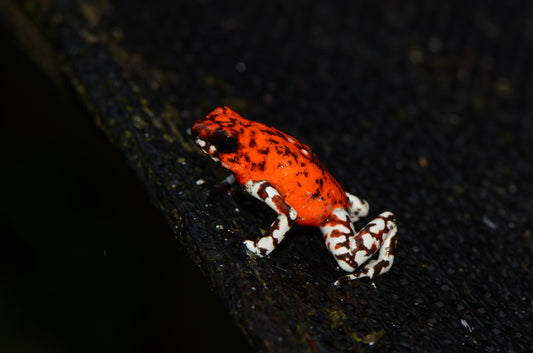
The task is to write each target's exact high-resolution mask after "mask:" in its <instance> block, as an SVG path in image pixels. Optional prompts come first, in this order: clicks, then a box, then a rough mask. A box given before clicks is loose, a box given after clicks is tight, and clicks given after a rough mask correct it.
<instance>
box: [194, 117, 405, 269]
mask: <svg viewBox="0 0 533 353" xmlns="http://www.w3.org/2000/svg"><path fill="white" fill-rule="evenodd" d="M191 131H192V136H193V138H194V141H195V143H196V144H197V145H198V146H199V147H200V148H201V149H202V151H203V152H205V153H206V154H208V155H209V156H210V157H211V158H212V159H213V160H214V161H215V162H220V163H221V164H222V166H223V167H225V168H226V169H228V170H230V171H231V172H232V173H233V176H234V177H232V176H231V175H230V178H228V179H227V180H228V181H229V182H235V181H236V182H238V183H239V184H240V185H241V186H242V187H243V189H244V190H245V191H246V192H248V193H249V194H250V195H252V196H254V197H255V198H257V199H259V200H261V201H263V202H265V203H266V204H267V205H268V206H269V207H270V208H271V209H272V210H274V211H275V212H276V213H277V215H278V217H277V218H276V220H275V221H274V222H273V223H272V225H271V226H270V228H269V229H268V231H267V232H266V233H265V235H264V236H263V237H261V238H260V239H258V240H256V241H252V240H246V241H245V242H244V245H245V246H246V248H247V249H248V250H249V251H250V252H252V253H253V254H255V255H257V256H260V257H263V256H267V255H269V254H270V253H271V252H272V251H273V250H274V248H275V247H276V246H277V245H278V244H279V243H280V242H281V241H282V240H283V239H284V238H285V235H286V234H287V232H288V231H289V230H290V229H291V227H292V226H293V225H294V224H299V225H303V226H313V227H318V228H320V230H321V231H322V234H323V235H324V240H325V243H326V246H327V248H328V250H329V252H330V253H331V254H332V255H333V256H334V257H335V260H337V263H338V265H339V267H340V268H342V269H343V270H345V271H347V272H350V273H352V272H354V271H355V270H356V269H357V268H358V267H360V266H361V265H363V264H364V263H365V262H366V265H365V266H363V267H362V269H361V270H360V271H358V272H357V273H356V274H350V275H347V276H346V277H347V278H348V279H357V278H362V277H370V278H375V277H377V276H379V275H380V274H383V273H385V272H387V271H389V269H390V268H391V266H392V263H393V261H394V253H395V249H396V238H397V236H396V234H397V225H396V217H395V216H394V214H392V213H391V212H383V213H381V214H380V215H379V216H378V217H376V218H375V219H374V220H372V221H371V222H370V223H368V224H367V225H366V226H365V227H363V229H361V230H360V231H359V232H355V229H354V226H353V224H352V222H355V221H357V220H358V219H359V218H361V217H364V216H366V215H367V214H368V209H369V206H368V202H366V201H365V200H362V199H360V198H358V197H357V196H354V195H352V194H350V193H347V192H345V191H344V190H343V189H342V187H341V186H340V185H339V183H338V182H337V181H336V180H335V179H334V178H333V177H332V176H331V174H330V173H329V172H328V171H327V170H326V169H325V168H324V166H323V165H322V163H320V161H319V160H318V157H317V155H316V154H315V153H314V152H313V151H311V149H310V148H309V147H308V146H306V145H304V144H303V143H301V142H300V141H298V140H297V139H295V138H294V137H291V136H289V135H287V134H285V133H283V132H281V131H279V130H277V129H275V128H273V127H269V126H266V125H263V124H261V123H258V122H254V121H250V120H247V119H245V118H243V117H242V116H240V115H239V114H237V113H236V112H234V111H232V110H231V109H230V108H228V107H219V108H216V109H215V110H213V111H212V112H211V113H209V114H208V115H207V116H206V117H205V118H202V119H199V120H197V121H196V122H195V123H194V125H193V126H192V130H191ZM378 250H379V252H378ZM375 253H378V254H377V256H376V258H375V259H373V260H371V261H369V259H370V258H371V257H372V255H374V254H375Z"/></svg>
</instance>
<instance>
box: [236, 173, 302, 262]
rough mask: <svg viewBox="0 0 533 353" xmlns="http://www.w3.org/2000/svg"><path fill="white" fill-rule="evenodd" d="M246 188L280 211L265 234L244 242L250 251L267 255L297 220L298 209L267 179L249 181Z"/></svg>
mask: <svg viewBox="0 0 533 353" xmlns="http://www.w3.org/2000/svg"><path fill="white" fill-rule="evenodd" d="M244 189H245V190H246V191H247V192H248V193H250V195H252V196H254V197H256V198H258V199H259V200H261V201H263V202H265V203H266V204H267V205H268V206H270V208H272V209H273V210H274V211H276V213H278V218H276V220H275V221H274V222H273V223H272V225H271V226H270V228H269V229H268V231H267V232H266V234H265V236H263V237H262V238H261V239H259V240H258V241H256V242H253V241H251V240H246V241H245V242H244V245H246V247H247V248H248V250H249V251H251V252H253V253H254V254H256V255H258V256H261V257H263V256H267V255H268V254H270V253H271V252H272V250H274V248H275V247H276V246H277V245H278V244H279V243H280V242H281V241H282V240H283V238H285V234H287V232H288V231H289V230H290V229H291V227H292V225H293V224H294V222H295V221H296V217H297V214H296V211H295V210H294V208H292V207H291V206H290V205H289V204H288V203H286V202H285V201H284V200H283V198H282V197H281V195H280V194H279V192H278V190H276V189H275V188H274V187H273V186H272V185H270V184H269V183H268V182H267V181H249V182H247V183H246V184H245V185H244Z"/></svg>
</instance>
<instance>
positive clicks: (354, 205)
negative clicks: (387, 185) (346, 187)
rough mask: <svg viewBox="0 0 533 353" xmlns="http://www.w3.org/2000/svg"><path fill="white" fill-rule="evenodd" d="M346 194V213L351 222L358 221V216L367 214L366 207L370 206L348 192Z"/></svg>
mask: <svg viewBox="0 0 533 353" xmlns="http://www.w3.org/2000/svg"><path fill="white" fill-rule="evenodd" d="M346 196H348V203H349V205H350V209H349V210H348V214H349V216H350V220H351V221H352V222H355V221H358V220H359V218H361V217H365V216H366V215H367V214H368V209H369V208H370V207H369V206H368V202H366V201H365V200H362V199H360V198H359V197H357V196H355V195H352V194H350V193H349V192H347V193H346Z"/></svg>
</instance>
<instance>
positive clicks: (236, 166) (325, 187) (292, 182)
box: [222, 120, 347, 226]
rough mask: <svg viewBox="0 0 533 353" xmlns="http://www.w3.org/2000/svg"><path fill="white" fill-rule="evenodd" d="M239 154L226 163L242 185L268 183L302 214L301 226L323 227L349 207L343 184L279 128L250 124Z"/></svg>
mask: <svg viewBox="0 0 533 353" xmlns="http://www.w3.org/2000/svg"><path fill="white" fill-rule="evenodd" d="M239 145H240V146H241V147H240V148H239V150H238V152H237V153H235V154H234V155H232V156H228V157H229V158H228V159H227V160H224V158H223V160H222V161H223V162H224V163H225V164H226V165H227V166H229V169H230V170H231V171H232V172H233V173H234V174H235V176H236V178H237V180H238V181H239V183H240V184H241V185H244V184H245V183H246V182H248V181H250V180H253V181H258V180H266V181H268V182H269V183H270V184H271V185H272V186H273V187H274V188H276V189H277V190H278V191H279V193H280V194H281V196H282V197H283V198H284V200H285V201H286V202H287V203H288V204H289V205H291V206H292V207H293V208H294V209H295V210H296V212H297V213H298V220H297V223H299V224H302V225H310V226H319V225H320V224H321V223H322V221H323V220H324V219H325V218H327V217H328V216H329V215H330V214H331V212H332V211H333V209H335V208H337V207H341V208H346V207H347V197H346V194H345V192H344V191H343V189H342V187H341V186H340V185H339V183H338V182H337V181H336V180H335V179H334V178H333V177H332V176H331V174H330V173H329V172H328V171H327V170H326V169H325V168H324V166H323V165H322V163H321V162H320V161H319V160H318V157H317V156H316V154H315V153H314V152H312V151H311V149H310V148H309V147H308V146H306V145H305V144H303V143H301V142H299V141H298V140H297V139H295V138H294V137H291V136H289V135H287V134H285V133H283V132H281V131H279V130H277V129H275V128H272V127H268V126H266V125H263V124H261V123H257V122H253V121H249V120H247V126H246V128H244V129H242V130H240V131H239Z"/></svg>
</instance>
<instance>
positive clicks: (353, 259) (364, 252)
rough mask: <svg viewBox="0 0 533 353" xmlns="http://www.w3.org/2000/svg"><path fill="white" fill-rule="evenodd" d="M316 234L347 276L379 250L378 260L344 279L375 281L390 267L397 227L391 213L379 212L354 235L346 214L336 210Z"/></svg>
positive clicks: (342, 210) (339, 209)
mask: <svg viewBox="0 0 533 353" xmlns="http://www.w3.org/2000/svg"><path fill="white" fill-rule="evenodd" d="M320 230H321V231H322V233H323V234H324V238H325V241H326V246H327V247H328V250H329V251H330V252H331V254H333V256H334V257H335V259H336V260H337V263H338V264H339V266H340V267H341V268H342V269H343V270H345V271H347V272H353V271H355V270H356V269H357V268H358V267H359V266H360V265H362V264H363V263H365V262H366V261H368V260H369V259H370V257H372V255H374V254H375V253H376V252H377V251H378V249H379V253H378V258H377V259H376V260H373V261H370V262H369V263H368V264H367V265H366V266H364V267H363V269H362V270H361V271H360V272H359V273H358V274H356V275H348V276H347V277H348V278H349V279H356V278H361V277H370V278H375V277H377V276H379V275H380V274H383V273H385V272H387V271H388V270H389V269H390V267H391V266H392V263H393V261H394V252H395V249H396V232H397V226H396V217H395V216H394V215H393V214H392V213H391V212H383V213H382V214H380V215H379V216H378V217H376V218H375V219H374V220H373V221H372V222H370V223H369V224H367V225H366V226H365V227H364V228H363V229H361V230H360V231H359V232H358V233H357V234H355V230H354V228H353V224H352V223H351V221H350V214H349V213H348V212H347V211H346V210H344V209H341V208H337V209H335V210H334V211H333V213H332V214H331V216H330V217H328V219H327V220H326V221H325V222H324V223H323V224H322V226H321V227H320Z"/></svg>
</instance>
